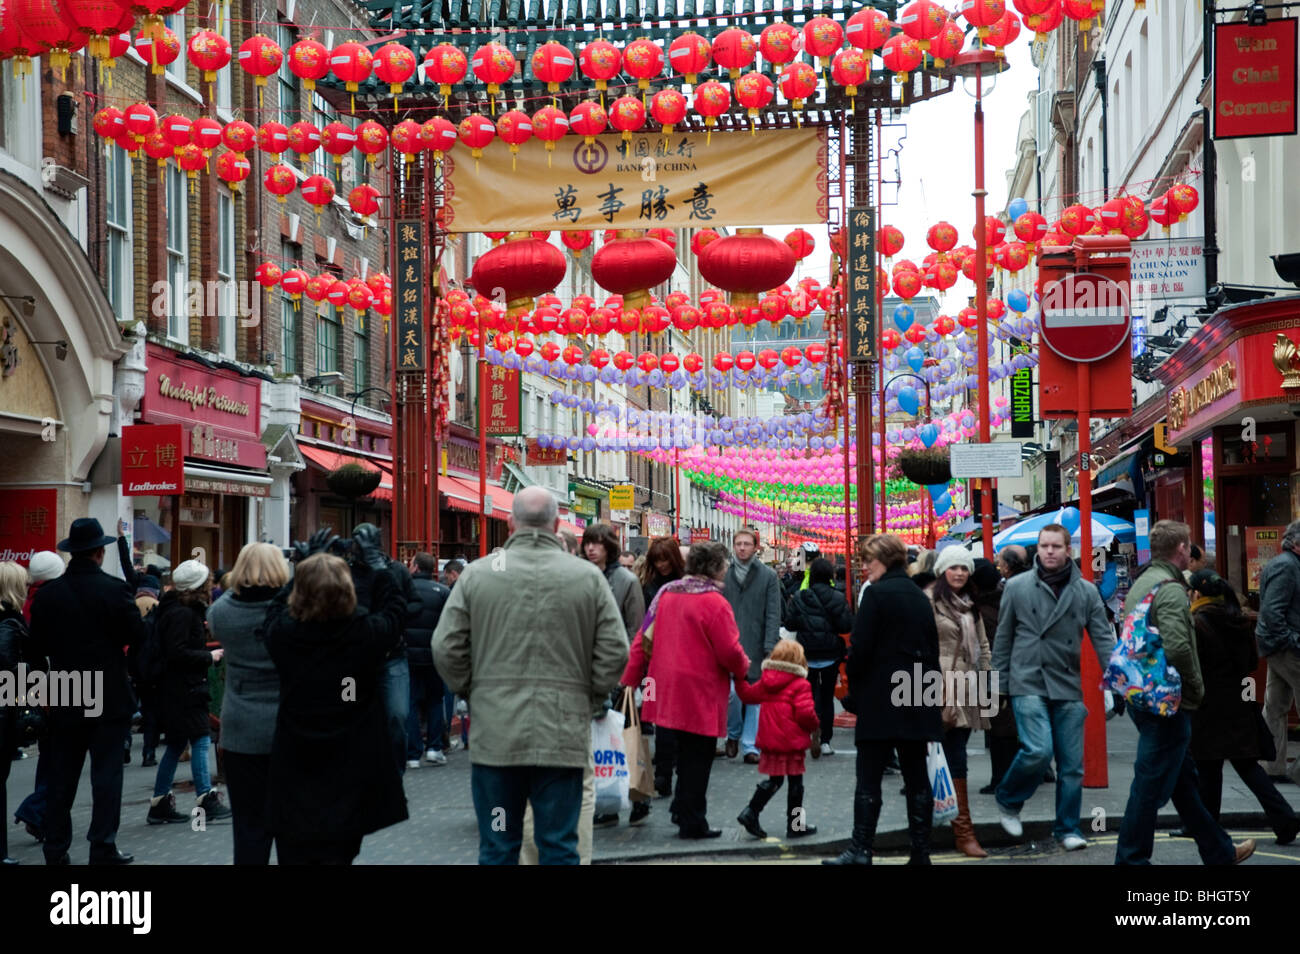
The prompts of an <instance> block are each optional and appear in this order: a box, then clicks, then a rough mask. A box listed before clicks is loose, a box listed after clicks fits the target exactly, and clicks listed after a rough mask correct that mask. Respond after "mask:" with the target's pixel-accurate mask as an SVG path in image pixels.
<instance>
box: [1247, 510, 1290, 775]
mask: <svg viewBox="0 0 1300 954" xmlns="http://www.w3.org/2000/svg"><path fill="white" fill-rule="evenodd" d="M1255 639H1256V641H1257V642H1258V643H1259V654H1260V655H1261V656H1263V657H1264V658H1265V659H1267V660H1268V682H1267V684H1266V685H1265V687H1264V721H1265V722H1266V723H1268V728H1269V731H1270V732H1272V733H1273V745H1274V746H1275V747H1276V748H1277V757H1276V758H1275V759H1273V761H1271V762H1269V763H1268V766H1267V769H1268V774H1269V776H1270V777H1272V778H1273V779H1274V780H1275V781H1279V782H1281V781H1287V780H1288V779H1289V780H1290V781H1292V782H1295V783H1296V784H1297V785H1300V759H1297V760H1296V762H1295V764H1294V765H1293V766H1292V767H1291V772H1290V774H1289V775H1288V774H1287V761H1286V714H1287V713H1288V712H1289V711H1291V700H1292V699H1300V520H1297V521H1295V522H1294V523H1292V524H1291V525H1290V526H1289V527H1287V528H1286V532H1285V533H1284V534H1283V535H1282V552H1281V553H1279V554H1278V555H1277V556H1275V557H1273V559H1271V560H1269V561H1268V565H1267V566H1266V567H1264V572H1263V573H1261V574H1260V578H1259V622H1257V623H1256V624H1255Z"/></svg>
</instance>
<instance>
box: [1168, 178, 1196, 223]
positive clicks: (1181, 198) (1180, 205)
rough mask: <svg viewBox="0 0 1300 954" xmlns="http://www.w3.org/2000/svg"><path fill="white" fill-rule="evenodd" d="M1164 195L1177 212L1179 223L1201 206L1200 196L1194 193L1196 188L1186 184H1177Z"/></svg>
mask: <svg viewBox="0 0 1300 954" xmlns="http://www.w3.org/2000/svg"><path fill="white" fill-rule="evenodd" d="M1165 194H1166V195H1167V196H1169V204H1170V205H1171V206H1172V207H1173V208H1174V209H1175V210H1176V211H1177V212H1178V221H1179V222H1182V221H1183V220H1184V219H1186V218H1187V216H1188V215H1190V214H1191V213H1192V211H1193V210H1195V208H1196V207H1197V206H1198V205H1200V204H1201V196H1200V193H1198V192H1197V191H1196V187H1195V186H1192V185H1188V184H1187V183H1186V182H1180V183H1178V185H1176V186H1173V187H1171V188H1170V189H1169V191H1168V192H1166V193H1165Z"/></svg>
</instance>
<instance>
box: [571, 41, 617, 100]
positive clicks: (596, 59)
mask: <svg viewBox="0 0 1300 954" xmlns="http://www.w3.org/2000/svg"><path fill="white" fill-rule="evenodd" d="M578 65H579V67H580V68H581V69H582V75H583V76H585V77H587V79H589V80H592V81H593V82H595V84H596V89H598V90H600V91H601V92H604V91H605V87H606V85H607V84H608V82H609V81H610V80H612V79H613V78H614V77H615V76H617V75H618V73H619V70H621V69H622V68H623V54H622V53H621V52H620V51H619V48H618V47H616V46H615V45H614V44H613V43H610V42H609V41H608V40H592V41H591V42H590V43H588V44H587V45H586V46H584V47H583V48H582V51H581V52H580V53H579V54H578Z"/></svg>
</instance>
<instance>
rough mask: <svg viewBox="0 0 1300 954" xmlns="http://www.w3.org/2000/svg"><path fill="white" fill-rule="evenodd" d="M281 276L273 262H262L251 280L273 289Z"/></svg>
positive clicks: (225, 154)
mask: <svg viewBox="0 0 1300 954" xmlns="http://www.w3.org/2000/svg"><path fill="white" fill-rule="evenodd" d="M222 155H223V156H229V155H233V153H229V152H226V153H222ZM283 274H284V273H283V272H282V271H281V269H280V266H279V265H277V264H275V262H263V263H262V264H261V265H258V266H257V268H255V269H254V270H253V278H254V279H256V281H257V283H258V284H259V285H261V286H262V287H263V288H274V287H275V286H276V285H278V284H279V283H280V276H281V275H283Z"/></svg>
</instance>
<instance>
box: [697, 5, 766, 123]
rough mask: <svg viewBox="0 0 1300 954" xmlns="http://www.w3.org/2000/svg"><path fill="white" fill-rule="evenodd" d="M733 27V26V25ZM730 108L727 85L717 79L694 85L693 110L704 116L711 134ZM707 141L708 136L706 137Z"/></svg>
mask: <svg viewBox="0 0 1300 954" xmlns="http://www.w3.org/2000/svg"><path fill="white" fill-rule="evenodd" d="M733 29H735V28H734V27H733ZM740 32H741V33H744V32H745V31H744V30H741V31H740ZM745 36H749V34H748V33H745ZM751 39H752V38H751ZM751 59H752V57H751ZM733 72H739V71H733ZM730 108H731V93H729V92H728V91H727V87H725V86H723V85H722V84H721V83H719V82H718V81H717V80H709V81H708V82H706V83H701V84H700V85H699V86H697V87H695V111H696V112H697V113H699V114H700V115H701V116H703V117H704V125H705V126H706V127H708V129H709V132H710V134H712V131H713V127H714V126H715V125H717V122H718V117H719V116H721V115H722V114H723V113H725V112H726V111H727V110H728V109H730ZM707 141H708V137H706V142H707Z"/></svg>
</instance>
